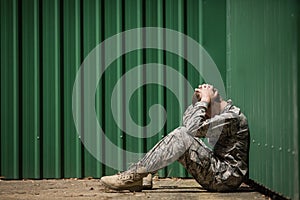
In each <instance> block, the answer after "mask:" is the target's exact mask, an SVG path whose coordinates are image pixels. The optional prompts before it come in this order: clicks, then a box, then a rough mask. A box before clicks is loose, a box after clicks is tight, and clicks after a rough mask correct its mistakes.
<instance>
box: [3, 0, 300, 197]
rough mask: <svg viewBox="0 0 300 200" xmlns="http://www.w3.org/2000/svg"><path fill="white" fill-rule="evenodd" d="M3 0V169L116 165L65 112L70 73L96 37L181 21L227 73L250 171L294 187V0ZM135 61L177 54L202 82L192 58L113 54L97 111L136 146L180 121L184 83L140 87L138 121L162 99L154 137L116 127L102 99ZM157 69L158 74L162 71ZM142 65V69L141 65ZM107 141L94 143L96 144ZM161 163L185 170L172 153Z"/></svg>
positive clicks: (95, 172)
mask: <svg viewBox="0 0 300 200" xmlns="http://www.w3.org/2000/svg"><path fill="white" fill-rule="evenodd" d="M0 9H1V11H0V15H1V40H0V42H1V44H0V46H1V137H0V139H1V148H0V160H1V165H0V175H1V176H4V177H6V178H8V179H20V178H62V177H87V176H93V177H101V176H102V175H104V174H113V173H115V172H116V171H115V170H114V169H111V168H109V167H107V166H105V165H102V164H101V163H100V162H98V161H97V160H96V159H95V158H93V156H92V155H91V154H90V153H89V152H88V151H87V150H86V149H85V148H84V147H83V145H82V144H81V140H80V138H79V137H78V135H77V133H76V129H75V126H74V121H73V115H72V90H73V84H74V80H75V76H76V73H77V70H78V69H79V66H80V64H81V63H82V61H83V59H84V58H85V57H86V56H87V55H88V54H89V52H90V51H91V50H92V49H94V48H95V47H96V46H97V45H98V44H99V43H101V42H102V41H104V40H105V39H107V38H109V37H111V36H113V35H115V34H117V33H120V32H122V31H125V30H129V29H133V28H137V27H145V26H151V27H165V28H169V29H172V30H177V31H179V32H182V33H185V34H186V35H188V36H190V37H192V38H193V39H194V40H196V41H198V42H199V43H200V44H202V45H203V46H204V48H205V49H206V50H207V51H208V53H209V54H210V55H211V56H212V58H213V60H214V61H215V63H216V64H217V66H218V68H219V71H220V73H221V75H222V78H223V80H224V81H225V84H226V89H227V96H229V97H231V98H232V99H233V101H234V102H235V103H236V104H237V105H239V106H240V107H242V108H243V110H244V112H245V114H246V115H247V116H248V118H249V123H250V128H251V154H250V178H251V179H253V180H255V181H257V182H258V183H261V184H263V185H265V186H266V187H268V188H270V189H272V190H275V191H277V192H280V193H283V194H284V195H285V196H290V197H294V198H297V197H298V196H299V181H298V180H299V155H298V151H299V149H298V148H299V145H298V144H299V128H298V113H299V108H298V102H299V100H298V99H299V96H298V95H299V94H300V91H299V86H298V85H299V80H298V75H299V70H298V67H299V36H298V35H299V2H298V1H296V0H289V1H280V0H276V1H271V0H263V1H258V0H255V1H252V0H245V1H238V0H227V1H225V0H202V1H198V0H188V1H183V0H178V1H174V0H151V1H150V0H147V1H141V0H123V1H109V0H105V1H97V0H64V1H58V0H54V1H53V0H40V1H38V0H10V1H6V0H1V6H0ZM125 45H126V44H125ZM178 45H179V46H178V47H179V48H180V45H181V44H180V43H179V44H178ZM120 48H122V46H121V44H120V46H117V47H115V49H116V50H119V49H120ZM142 63H162V64H166V65H168V66H172V67H173V68H174V69H176V70H177V71H179V72H180V73H181V74H183V75H184V76H185V77H186V78H187V79H188V80H189V82H190V83H191V84H192V86H194V87H195V86H197V84H198V83H201V82H202V78H201V77H200V76H199V74H198V73H196V71H195V70H194V69H193V68H192V66H190V64H189V63H187V62H186V61H185V60H183V59H182V58H179V57H178V56H175V55H173V54H171V53H168V52H164V51H160V50H153V49H151V50H137V51H134V52H130V53H128V54H126V55H124V56H122V57H121V58H119V59H117V60H116V61H115V62H113V64H112V65H111V66H110V67H109V68H108V69H107V70H106V71H105V74H104V78H102V79H101V81H100V83H99V87H98V89H97V92H96V112H97V116H98V119H99V122H100V124H101V125H102V127H103V128H104V130H105V132H106V133H114V134H107V137H109V138H110V140H111V141H112V142H113V143H114V144H116V145H118V146H120V147H122V148H124V149H126V150H130V151H134V152H136V151H138V152H146V151H147V150H149V149H150V148H151V147H152V146H153V145H154V144H155V143H156V142H157V141H158V140H159V139H160V138H161V137H163V136H164V135H165V134H167V133H168V132H170V131H171V130H172V129H174V128H175V127H177V126H178V125H179V122H180V120H179V119H180V116H181V113H180V112H179V111H176V109H173V108H174V107H176V106H178V101H185V99H186V97H185V96H184V91H182V93H181V94H182V95H181V98H180V99H178V101H177V100H176V99H175V97H174V96H173V94H172V93H171V92H170V91H169V90H168V89H166V88H163V87H161V86H158V85H147V86H143V87H141V88H140V89H139V90H138V91H137V92H135V93H134V96H133V98H132V99H133V100H132V101H131V102H132V103H131V107H130V108H131V114H132V116H133V119H134V120H135V121H136V123H137V124H141V125H145V124H147V123H148V122H149V121H148V120H149V119H148V118H147V115H146V114H145V113H146V112H147V110H148V108H149V107H150V106H151V105H153V104H155V103H159V104H162V105H164V106H165V108H166V110H167V112H168V120H167V122H166V124H165V126H164V129H163V130H162V131H161V132H159V133H158V134H157V135H155V136H153V137H151V138H147V139H142V138H135V137H131V136H129V135H126V133H124V132H122V131H121V130H120V129H119V128H118V126H117V125H116V124H115V123H114V121H113V117H112V113H111V112H110V109H109V108H108V107H107V106H105V105H110V95H111V93H112V90H113V87H114V84H115V83H116V82H117V81H118V80H119V79H120V77H121V76H122V75H123V74H124V73H126V72H127V71H128V70H130V69H132V68H133V67H134V66H136V65H139V64H142ZM157 75H158V76H159V77H160V78H161V79H163V78H164V72H163V71H158V72H157ZM139 77H140V78H141V79H143V78H145V75H144V74H143V72H142V71H141V72H140V76H139ZM108 83H109V84H108ZM179 87H180V86H179ZM120 93H121V95H123V96H124V95H125V94H123V93H122V91H120ZM118 103H119V105H120V104H121V103H122V101H121V100H120V101H119V102H118ZM119 105H117V106H119ZM120 115H122V113H121V110H120ZM85 120H88V119H85ZM99 144H100V143H99ZM103 150H104V147H101V145H99V153H100V154H101V151H103ZM104 159H109V158H104ZM115 159H119V160H120V161H121V160H122V159H124V158H123V157H122V155H116V158H115ZM121 163H123V162H121ZM159 174H160V176H180V177H186V176H187V173H186V171H185V170H184V169H183V168H182V167H181V166H180V165H179V164H177V163H175V164H172V165H171V166H169V167H167V168H166V169H164V170H160V172H159Z"/></svg>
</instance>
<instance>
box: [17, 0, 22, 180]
mask: <svg viewBox="0 0 300 200" xmlns="http://www.w3.org/2000/svg"><path fill="white" fill-rule="evenodd" d="M17 1H18V5H17V6H18V12H17V15H18V16H17V17H18V69H19V70H18V91H19V98H18V123H19V126H18V133H19V141H18V146H19V149H18V150H19V152H18V153H19V158H18V159H19V178H23V156H22V152H23V142H22V140H21V139H22V138H23V106H22V105H23V90H22V85H23V75H22V74H23V62H22V60H23V23H22V18H23V9H22V0H17Z"/></svg>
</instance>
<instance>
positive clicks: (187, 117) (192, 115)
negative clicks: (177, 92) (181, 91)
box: [183, 101, 208, 136]
mask: <svg viewBox="0 0 300 200" xmlns="http://www.w3.org/2000/svg"><path fill="white" fill-rule="evenodd" d="M207 108H208V103H206V102H201V101H200V102H196V103H195V104H194V105H190V106H189V107H188V108H187V110H186V111H185V113H184V115H183V125H184V126H185V127H186V128H187V129H188V131H189V134H191V135H193V136H196V133H197V131H198V129H199V128H200V125H201V124H202V123H203V122H204V121H205V120H206V111H207Z"/></svg>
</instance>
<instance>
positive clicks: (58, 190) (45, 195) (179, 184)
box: [0, 178, 268, 200]
mask: <svg viewBox="0 0 300 200" xmlns="http://www.w3.org/2000/svg"><path fill="white" fill-rule="evenodd" d="M153 184H154V185H153V189H152V190H143V191H142V192H129V191H121V192H117V191H114V190H109V189H107V188H105V187H104V186H103V185H102V184H101V182H100V180H99V179H90V178H88V179H57V180H0V199H5V200H10V199H51V200H52V199H64V200H68V199H156V200H158V199H168V200H170V199H189V200H192V199H214V200H215V199H216V200H218V199H222V200H223V199H228V200H229V199H230V200H232V199H234V200H238V199H241V200H248V199H249V200H250V199H251V200H252V199H263V200H265V199H268V198H267V197H266V196H264V195H262V194H260V193H258V192H256V191H254V190H253V189H252V188H250V187H249V186H247V185H245V184H243V185H241V187H240V188H239V189H238V190H236V191H235V192H230V193H214V192H208V191H206V190H204V189H203V188H202V187H201V186H200V185H199V184H198V183H197V182H196V181H195V180H193V179H178V178H172V179H171V178H166V179H158V178H154V181H153Z"/></svg>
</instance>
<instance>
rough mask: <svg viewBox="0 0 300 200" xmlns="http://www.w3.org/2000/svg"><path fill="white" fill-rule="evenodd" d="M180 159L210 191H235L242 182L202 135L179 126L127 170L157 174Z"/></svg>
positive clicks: (232, 168)
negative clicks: (138, 169) (216, 155)
mask: <svg viewBox="0 0 300 200" xmlns="http://www.w3.org/2000/svg"><path fill="white" fill-rule="evenodd" d="M176 160H177V161H179V162H180V163H181V164H182V165H183V166H184V167H185V168H186V169H187V171H188V172H189V173H190V174H191V175H192V176H193V177H194V178H195V180H196V181H197V182H198V183H199V184H200V185H201V186H202V187H204V188H205V189H207V190H210V191H230V190H234V189H236V188H237V187H239V185H240V184H241V182H242V181H243V178H242V176H240V175H238V174H236V170H235V169H234V167H233V166H230V165H229V164H227V163H226V162H221V161H220V160H219V159H218V158H216V157H215V156H214V154H213V152H212V150H211V149H209V148H208V147H207V146H206V145H205V143H204V142H203V141H202V140H200V139H199V138H196V137H193V136H191V135H189V134H188V130H187V129H186V128H185V127H179V128H177V129H175V130H174V131H172V132H171V133H170V134H168V135H167V136H166V137H164V138H163V139H162V140H160V141H159V142H158V143H157V144H156V145H155V146H154V147H153V148H152V149H151V150H150V151H149V152H148V153H147V154H146V155H145V156H144V157H143V158H142V159H141V160H140V161H139V162H138V163H136V164H134V165H132V166H131V167H130V168H129V169H128V170H134V169H137V168H143V169H144V173H145V174H146V173H155V172H156V171H157V170H159V169H161V168H163V167H166V166H168V165H169V164H171V163H173V162H174V161H176Z"/></svg>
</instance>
